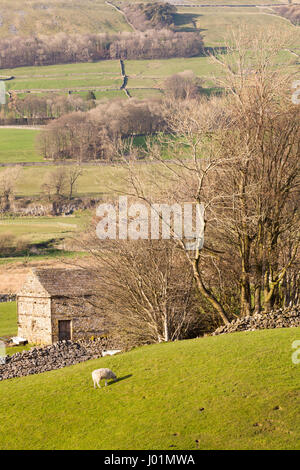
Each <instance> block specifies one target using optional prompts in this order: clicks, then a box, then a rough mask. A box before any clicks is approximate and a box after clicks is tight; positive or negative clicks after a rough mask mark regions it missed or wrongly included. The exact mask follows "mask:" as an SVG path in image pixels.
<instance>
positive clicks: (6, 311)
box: [0, 302, 18, 338]
mask: <svg viewBox="0 0 300 470" xmlns="http://www.w3.org/2000/svg"><path fill="white" fill-rule="evenodd" d="M17 330H18V328H17V305H16V302H1V303H0V338H2V337H4V336H13V335H16V334H17Z"/></svg>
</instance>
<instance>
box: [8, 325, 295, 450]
mask: <svg viewBox="0 0 300 470" xmlns="http://www.w3.org/2000/svg"><path fill="white" fill-rule="evenodd" d="M299 335H300V329H299V328H291V329H282V330H265V331H257V332H247V333H235V334H231V335H223V336H219V337H206V338H202V339H194V340H189V341H181V342H175V343H164V344H159V345H152V346H146V347H142V348H138V349H134V350H132V351H131V352H129V353H125V354H122V355H119V356H114V357H110V358H103V359H98V360H94V361H89V362H86V363H81V364H78V365H76V366H73V367H68V368H65V369H61V370H56V371H52V372H48V373H45V374H41V375H35V376H29V377H25V378H22V379H15V380H7V381H4V382H2V383H1V384H0V415H1V418H2V419H1V421H2V422H4V423H5V426H2V427H1V430H0V448H1V449H8V448H9V449H55V448H56V449H92V448H95V449H123V450H124V449H137V448H138V449H170V450H172V449H173V450H176V449H195V450H196V449H296V448H299V442H300V426H299V424H300V423H299V413H298V410H299V392H300V387H299V367H300V366H299V365H295V364H293V363H292V360H291V354H292V351H293V350H292V342H293V341H294V340H296V339H299ZM98 367H110V368H111V369H112V370H113V371H115V372H116V373H117V375H118V376H119V381H118V382H117V383H114V384H112V385H110V386H109V387H107V388H106V389H104V388H103V389H101V390H99V389H97V390H94V389H93V387H92V380H91V375H90V373H91V371H92V370H93V369H95V368H98ZM32 397H34V398H35V399H34V401H33V400H32ZM11 410H13V413H11ZM20 430H21V431H20Z"/></svg>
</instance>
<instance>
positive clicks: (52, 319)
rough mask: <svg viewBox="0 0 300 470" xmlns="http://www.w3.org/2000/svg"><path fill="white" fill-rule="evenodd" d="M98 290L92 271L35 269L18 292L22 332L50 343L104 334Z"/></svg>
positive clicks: (32, 340) (19, 327) (41, 342)
mask: <svg viewBox="0 0 300 470" xmlns="http://www.w3.org/2000/svg"><path fill="white" fill-rule="evenodd" d="M94 294H95V290H94V289H93V279H92V275H91V273H90V272H88V271H85V270H83V269H76V270H73V269H71V270H70V269H34V270H32V272H31V273H30V274H29V275H28V277H27V279H26V281H25V283H24V285H23V287H22V289H21V290H20V292H19V293H18V294H17V308H18V336H21V337H23V338H26V339H27V340H28V342H30V343H34V344H45V345H47V344H52V343H55V342H57V341H60V340H64V339H65V340H67V339H71V340H78V339H88V338H90V337H92V336H95V337H96V336H100V335H102V334H104V333H105V332H106V328H105V320H104V316H103V315H101V314H99V311H97V313H96V308H95V307H93V305H92V299H93V295H94Z"/></svg>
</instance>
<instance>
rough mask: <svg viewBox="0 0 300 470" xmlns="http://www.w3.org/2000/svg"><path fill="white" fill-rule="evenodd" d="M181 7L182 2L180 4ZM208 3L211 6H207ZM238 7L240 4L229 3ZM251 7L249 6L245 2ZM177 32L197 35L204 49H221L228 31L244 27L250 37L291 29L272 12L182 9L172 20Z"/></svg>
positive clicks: (268, 10)
mask: <svg viewBox="0 0 300 470" xmlns="http://www.w3.org/2000/svg"><path fill="white" fill-rule="evenodd" d="M183 3H184V2H183ZM208 3H210V2H208ZM232 3H233V4H234V3H239V2H232ZM244 3H245V4H250V3H251V2H250V3H249V2H246V1H245V2H244ZM175 24H176V25H177V28H178V30H184V31H200V32H201V34H202V35H203V38H204V43H205V46H206V47H217V46H223V45H224V44H225V43H226V39H227V38H228V37H229V33H230V31H231V30H237V29H238V28H239V27H240V26H241V25H244V26H246V27H247V28H248V29H249V30H250V31H251V30H252V31H253V34H255V33H257V32H258V31H259V30H262V29H263V30H265V29H266V28H268V27H271V26H272V27H276V28H279V29H280V30H281V31H282V30H288V29H289V30H291V29H292V28H294V27H293V26H292V25H291V23H290V22H289V21H288V20H286V19H285V18H282V17H279V16H277V15H276V14H275V12H274V11H273V10H272V9H271V8H267V7H265V8H247V7H243V8H220V7H219V8H184V7H178V14H177V15H176V17H175Z"/></svg>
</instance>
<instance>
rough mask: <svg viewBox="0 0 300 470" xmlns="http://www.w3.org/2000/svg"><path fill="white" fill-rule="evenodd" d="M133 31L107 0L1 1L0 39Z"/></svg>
mask: <svg viewBox="0 0 300 470" xmlns="http://www.w3.org/2000/svg"><path fill="white" fill-rule="evenodd" d="M60 31H64V32H65V33H87V32H89V33H99V32H106V31H107V32H116V31H131V28H130V26H129V25H128V24H127V22H126V21H125V19H124V18H123V16H122V15H120V13H118V12H117V11H116V10H114V9H113V8H112V7H111V6H109V5H107V4H106V3H105V0H85V1H84V2H82V0H44V1H43V0H31V1H30V2H29V1H26V2H24V0H13V1H12V0H1V5H0V36H2V37H4V36H13V35H14V34H20V35H32V34H53V33H57V32H60Z"/></svg>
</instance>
